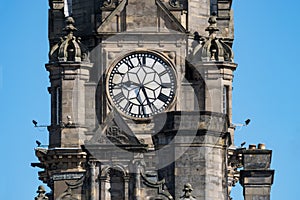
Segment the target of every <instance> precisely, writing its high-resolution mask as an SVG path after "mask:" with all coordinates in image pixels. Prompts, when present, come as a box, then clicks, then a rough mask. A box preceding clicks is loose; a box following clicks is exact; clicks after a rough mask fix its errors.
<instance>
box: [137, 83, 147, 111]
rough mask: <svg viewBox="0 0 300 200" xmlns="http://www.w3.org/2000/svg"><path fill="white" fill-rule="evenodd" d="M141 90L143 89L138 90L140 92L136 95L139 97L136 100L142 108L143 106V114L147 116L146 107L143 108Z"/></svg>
mask: <svg viewBox="0 0 300 200" xmlns="http://www.w3.org/2000/svg"><path fill="white" fill-rule="evenodd" d="M141 89H142V87H140V88H139V89H138V92H136V95H137V96H136V98H137V100H138V101H139V103H140V106H142V112H143V114H144V115H145V114H146V111H145V107H144V106H143V101H142V99H141V96H140V92H141ZM142 91H143V89H142Z"/></svg>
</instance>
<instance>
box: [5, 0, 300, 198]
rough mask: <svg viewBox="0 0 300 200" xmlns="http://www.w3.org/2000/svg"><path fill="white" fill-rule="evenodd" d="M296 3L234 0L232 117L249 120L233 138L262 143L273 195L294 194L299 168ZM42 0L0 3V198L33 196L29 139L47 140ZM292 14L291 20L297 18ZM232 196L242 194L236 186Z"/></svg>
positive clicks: (34, 179) (33, 172) (35, 183)
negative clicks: (269, 163)
mask: <svg viewBox="0 0 300 200" xmlns="http://www.w3.org/2000/svg"><path fill="white" fill-rule="evenodd" d="M299 7H300V2H299V1H296V0H294V1H279V0H273V1H270V0H264V1H262V0H251V1H249V0H248V1H246V0H244V1H238V0H235V1H234V4H233V8H234V12H235V42H234V50H235V62H237V63H238V64H239V67H238V69H237V71H236V72H235V79H234V93H233V119H234V122H236V123H241V122H243V121H244V120H245V119H247V118H250V119H251V120H252V121H251V124H250V125H249V126H248V127H246V128H243V129H241V130H239V131H237V132H236V144H237V145H238V144H240V143H241V142H243V141H246V142H247V144H252V143H254V144H257V143H266V145H267V147H268V148H270V149H273V162H272V168H274V169H276V174H275V182H274V186H273V188H272V200H282V199H289V200H294V199H295V200H297V199H299V197H298V193H297V190H298V189H299V186H298V185H299V183H298V181H299V180H300V174H299V173H298V169H300V159H299V157H300V156H299V155H300V150H299V147H298V145H299V141H300V134H299V132H300V119H299V116H298V114H299V113H300V106H299V102H300V90H299V89H298V86H299V85H300V84H299V78H298V76H299V74H300V66H299V63H298V58H299V57H300V56H299V55H298V54H299V45H300V44H299V39H298V36H299V35H300V26H299V25H300V24H299V16H298V13H299V11H298V10H299ZM47 9H48V1H47V0H31V1H16V0H10V1H4V0H2V1H1V2H0V24H1V30H0V33H1V34H0V97H1V100H0V102H1V104H0V133H1V139H0V149H1V159H0V160H1V164H0V170H1V172H2V175H1V178H0V199H6V200H15V199H20V198H22V199H33V197H34V196H35V191H36V189H37V186H38V185H39V184H41V182H40V181H38V180H37V179H38V178H37V172H38V169H36V168H32V167H30V163H31V162H34V161H37V159H36V158H35V156H34V150H33V149H34V147H35V146H36V144H35V140H40V141H42V143H44V144H46V143H48V136H47V135H48V132H47V131H46V130H45V129H42V128H41V129H35V128H33V125H32V123H31V120H32V119H37V120H38V121H39V123H40V124H48V123H49V118H50V113H49V110H50V103H49V95H48V92H47V87H48V86H49V82H48V73H47V72H46V70H45V67H44V64H45V63H46V62H47V61H48V57H47V54H48V41H47V12H48V11H47ZM297 20H298V21H297ZM234 197H235V198H234V199H237V200H238V199H242V193H241V190H240V187H237V189H236V192H235V193H234Z"/></svg>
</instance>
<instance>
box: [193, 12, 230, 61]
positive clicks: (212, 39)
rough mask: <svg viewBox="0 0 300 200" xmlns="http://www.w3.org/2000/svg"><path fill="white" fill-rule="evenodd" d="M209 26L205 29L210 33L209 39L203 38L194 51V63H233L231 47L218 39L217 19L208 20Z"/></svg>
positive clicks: (213, 17) (212, 17)
mask: <svg viewBox="0 0 300 200" xmlns="http://www.w3.org/2000/svg"><path fill="white" fill-rule="evenodd" d="M208 23H209V26H208V27H207V28H206V29H205V30H206V31H207V32H209V36H208V37H202V38H201V39H200V40H202V41H203V42H201V43H200V44H198V45H197V46H196V47H195V48H194V51H193V62H197V61H202V62H215V61H221V62H222V61H229V62H233V51H232V49H231V47H230V46H229V45H228V44H226V43H225V42H223V41H222V39H220V38H217V32H218V31H219V28H218V27H217V17H216V16H211V17H210V18H209V20H208Z"/></svg>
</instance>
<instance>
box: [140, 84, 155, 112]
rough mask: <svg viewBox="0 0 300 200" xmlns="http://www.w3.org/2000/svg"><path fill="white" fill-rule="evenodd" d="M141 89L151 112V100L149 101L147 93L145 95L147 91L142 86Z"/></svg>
mask: <svg viewBox="0 0 300 200" xmlns="http://www.w3.org/2000/svg"><path fill="white" fill-rule="evenodd" d="M142 91H143V93H144V95H145V97H146V101H147V105H148V106H149V108H150V109H151V111H152V112H153V108H152V106H151V102H150V101H149V98H148V95H147V92H146V90H145V87H144V86H143V87H142Z"/></svg>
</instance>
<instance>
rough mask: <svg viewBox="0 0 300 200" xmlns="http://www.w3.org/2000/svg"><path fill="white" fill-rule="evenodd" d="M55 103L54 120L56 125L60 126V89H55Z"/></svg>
mask: <svg viewBox="0 0 300 200" xmlns="http://www.w3.org/2000/svg"><path fill="white" fill-rule="evenodd" d="M55 93H56V94H55V97H56V98H55V103H56V108H55V114H56V116H55V118H56V124H60V122H61V115H60V111H61V103H60V102H61V91H60V87H57V88H56V91H55Z"/></svg>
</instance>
